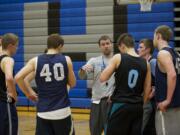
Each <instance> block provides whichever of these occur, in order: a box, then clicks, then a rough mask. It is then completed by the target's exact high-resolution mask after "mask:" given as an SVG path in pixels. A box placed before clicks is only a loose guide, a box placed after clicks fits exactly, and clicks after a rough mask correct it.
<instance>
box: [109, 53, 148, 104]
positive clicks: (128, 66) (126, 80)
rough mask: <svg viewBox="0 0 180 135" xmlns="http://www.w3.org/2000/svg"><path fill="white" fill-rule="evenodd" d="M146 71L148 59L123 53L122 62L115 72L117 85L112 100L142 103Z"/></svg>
mask: <svg viewBox="0 0 180 135" xmlns="http://www.w3.org/2000/svg"><path fill="white" fill-rule="evenodd" d="M146 72H147V62H146V60H144V59H142V58H140V57H134V56H131V55H128V54H121V63H120V65H119V67H118V68H117V70H116V72H115V84H116V87H115V91H114V94H113V96H112V100H113V101H115V102H125V103H142V102H143V101H142V92H143V89H144V81H145V77H146Z"/></svg>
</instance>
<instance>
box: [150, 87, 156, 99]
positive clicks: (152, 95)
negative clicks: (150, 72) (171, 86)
mask: <svg viewBox="0 0 180 135" xmlns="http://www.w3.org/2000/svg"><path fill="white" fill-rule="evenodd" d="M154 95H155V88H154V86H152V90H151V93H150V95H149V99H151V98H153V97H154Z"/></svg>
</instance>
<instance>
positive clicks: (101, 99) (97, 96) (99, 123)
mask: <svg viewBox="0 0 180 135" xmlns="http://www.w3.org/2000/svg"><path fill="white" fill-rule="evenodd" d="M99 48H100V50H101V53H102V54H101V55H100V56H98V57H94V58H91V59H90V60H89V61H88V62H87V64H86V65H84V66H83V67H82V69H81V70H80V77H81V78H85V77H86V76H87V77H88V78H89V79H92V80H93V85H92V104H91V113H90V132H91V135H101V134H102V132H103V130H104V127H105V124H106V122H107V111H108V109H109V106H110V104H109V97H110V96H111V95H112V92H113V90H114V76H112V77H111V78H110V79H109V80H107V81H106V82H105V83H104V84H101V83H100V81H99V77H100V74H101V72H102V71H103V70H104V69H105V67H106V66H107V65H108V63H109V60H110V59H111V58H112V56H113V52H112V51H113V45H112V41H111V39H110V37H108V36H106V35H105V36H102V37H100V39H99ZM92 76H93V77H92ZM91 77H92V78H91Z"/></svg>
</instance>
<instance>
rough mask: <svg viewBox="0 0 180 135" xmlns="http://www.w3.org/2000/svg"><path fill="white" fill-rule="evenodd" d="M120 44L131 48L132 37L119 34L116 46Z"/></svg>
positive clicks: (132, 44)
mask: <svg viewBox="0 0 180 135" xmlns="http://www.w3.org/2000/svg"><path fill="white" fill-rule="evenodd" d="M122 43H123V44H124V45H125V46H126V47H128V48H133V47H134V38H133V36H131V35H130V34H128V33H123V34H121V35H120V36H119V38H118V40H117V45H118V46H120V45H121V44H122Z"/></svg>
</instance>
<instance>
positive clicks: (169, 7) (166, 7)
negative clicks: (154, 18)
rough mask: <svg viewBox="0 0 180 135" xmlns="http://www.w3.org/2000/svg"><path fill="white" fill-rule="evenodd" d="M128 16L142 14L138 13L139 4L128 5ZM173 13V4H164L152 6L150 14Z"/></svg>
mask: <svg viewBox="0 0 180 135" xmlns="http://www.w3.org/2000/svg"><path fill="white" fill-rule="evenodd" d="M127 8H128V11H127V12H128V14H142V13H144V12H141V11H140V4H129V5H128V6H127ZM173 11H174V3H173V2H165V3H161V4H157V3H155V4H152V11H151V13H161V12H173Z"/></svg>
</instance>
